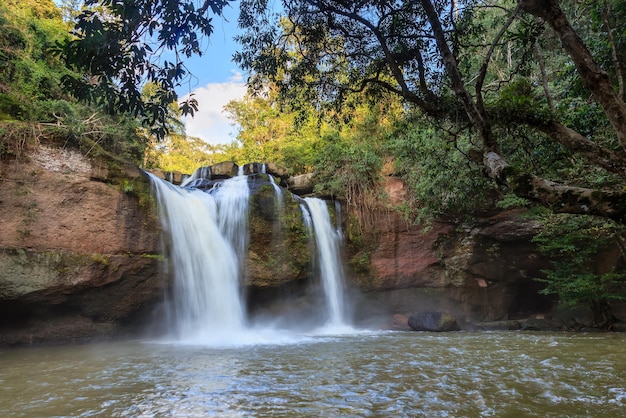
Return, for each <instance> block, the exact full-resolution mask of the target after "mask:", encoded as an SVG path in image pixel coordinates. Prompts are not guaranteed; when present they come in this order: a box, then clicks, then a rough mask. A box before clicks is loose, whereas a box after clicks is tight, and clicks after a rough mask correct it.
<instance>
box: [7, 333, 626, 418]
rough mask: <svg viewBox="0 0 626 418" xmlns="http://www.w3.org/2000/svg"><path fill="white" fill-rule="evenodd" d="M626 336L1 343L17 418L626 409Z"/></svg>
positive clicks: (571, 413)
mask: <svg viewBox="0 0 626 418" xmlns="http://www.w3.org/2000/svg"><path fill="white" fill-rule="evenodd" d="M624 359H626V335H625V334H568V333H557V334H553V333H525V332H475V333H469V332H456V333H444V334H433V333H416V332H363V333H354V334H346V335H335V336H314V335H308V336H307V335H301V336H299V337H295V336H294V338H292V339H290V340H289V341H284V342H283V343H280V344H275V343H271V342H268V343H265V344H248V345H243V346H235V347H228V348H225V347H221V348H220V347H209V346H201V345H180V344H170V343H163V342H149V341H143V342H125V343H121V342H120V343H110V344H102V345H85V346H69V347H67V346H66V347H40V348H22V349H12V350H5V351H0V411H2V412H3V414H2V415H3V416H7V417H8V416H11V417H20V416H21V417H50V416H55V417H209V416H218V417H252V416H258V417H312V416H324V417H416V416H424V417H478V416H485V417H486V416H494V417H504V416H508V417H522V416H524V417H527V416H541V417H545V416H552V417H565V416H568V417H583V416H584V417H589V416H602V417H618V416H625V415H626V362H624Z"/></svg>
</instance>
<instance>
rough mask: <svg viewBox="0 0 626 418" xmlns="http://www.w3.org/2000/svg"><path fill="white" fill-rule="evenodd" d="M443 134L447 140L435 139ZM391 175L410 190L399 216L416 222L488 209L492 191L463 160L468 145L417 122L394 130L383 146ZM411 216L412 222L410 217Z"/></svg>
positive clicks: (475, 167)
mask: <svg viewBox="0 0 626 418" xmlns="http://www.w3.org/2000/svg"><path fill="white" fill-rule="evenodd" d="M445 136H448V140H447V141H445V142H444V141H442V140H441V138H442V137H445ZM388 147H389V149H390V151H391V154H392V155H393V156H394V157H395V164H396V168H395V169H396V172H397V173H398V174H400V175H401V176H402V178H403V179H404V180H405V181H406V183H407V184H408V185H409V187H410V192H411V193H410V199H408V200H407V202H406V207H404V208H403V210H404V212H405V216H407V217H410V218H411V220H415V221H417V222H421V221H423V220H431V219H432V218H435V217H446V216H447V217H457V218H458V217H464V216H468V215H471V214H474V213H476V212H478V211H481V210H485V209H486V208H489V207H492V205H493V203H494V198H495V193H494V187H493V184H492V183H491V182H489V181H488V180H487V179H486V178H485V177H484V176H482V175H481V174H480V171H481V166H480V165H479V164H476V163H474V162H472V160H471V159H470V158H469V157H468V156H467V154H468V152H469V150H470V148H471V143H470V141H468V138H467V137H466V136H460V137H455V136H453V135H450V134H449V133H448V134H446V132H444V131H443V130H441V129H437V127H435V126H434V125H433V124H432V123H430V122H429V121H428V119H426V118H420V119H418V121H413V122H411V123H410V124H407V125H405V126H402V127H401V128H400V129H398V132H397V135H394V137H393V138H392V140H391V141H390V142H389V145H388ZM414 216H416V219H413V217H414Z"/></svg>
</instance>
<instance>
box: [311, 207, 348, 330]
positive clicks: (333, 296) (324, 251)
mask: <svg viewBox="0 0 626 418" xmlns="http://www.w3.org/2000/svg"><path fill="white" fill-rule="evenodd" d="M304 200H305V202H306V204H307V207H308V209H309V214H310V216H311V224H312V226H313V231H314V235H315V242H316V244H317V253H318V263H319V269H320V277H321V280H322V285H323V287H324V295H325V298H326V303H327V305H328V324H327V325H328V326H329V327H343V326H346V325H347V320H346V304H345V300H344V299H345V298H344V293H345V292H344V277H343V276H344V273H343V266H342V261H341V251H340V248H341V232H340V230H339V229H338V228H335V227H333V224H332V222H331V220H330V214H329V213H328V207H327V206H326V202H325V201H324V200H322V199H318V198H314V197H307V198H305V199H304Z"/></svg>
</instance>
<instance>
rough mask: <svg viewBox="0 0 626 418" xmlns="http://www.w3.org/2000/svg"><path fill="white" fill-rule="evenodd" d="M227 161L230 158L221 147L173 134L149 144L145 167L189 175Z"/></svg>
mask: <svg viewBox="0 0 626 418" xmlns="http://www.w3.org/2000/svg"><path fill="white" fill-rule="evenodd" d="M226 160H230V158H229V157H228V156H225V155H224V154H223V152H221V148H220V147H219V146H211V145H210V144H208V143H206V142H205V141H203V140H202V139H200V138H194V137H188V136H186V135H180V134H173V135H167V136H166V137H165V138H164V139H163V140H162V141H158V142H157V141H154V142H152V143H150V144H149V147H148V149H147V151H146V157H145V167H146V168H159V169H161V170H163V171H168V172H171V171H179V172H181V173H187V174H189V173H193V172H194V170H195V169H196V168H198V167H205V166H209V165H213V164H216V163H218V162H221V161H226Z"/></svg>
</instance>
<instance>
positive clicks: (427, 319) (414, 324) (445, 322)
mask: <svg viewBox="0 0 626 418" xmlns="http://www.w3.org/2000/svg"><path fill="white" fill-rule="evenodd" d="M408 325H409V327H411V329H412V330H414V331H432V332H447V331H459V330H460V329H461V327H460V326H459V324H458V322H457V321H456V319H455V318H454V317H453V316H452V315H450V314H447V313H444V312H420V313H415V314H413V315H411V316H410V317H409V320H408Z"/></svg>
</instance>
